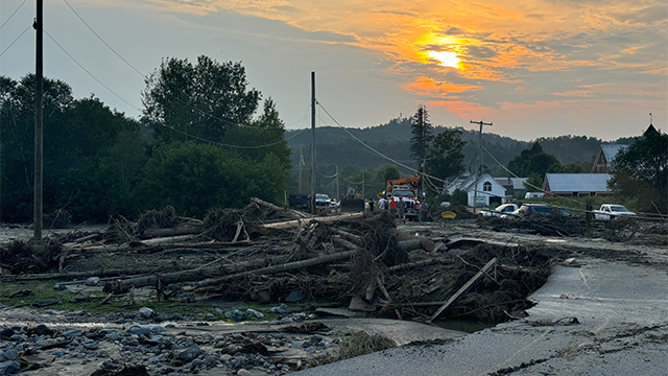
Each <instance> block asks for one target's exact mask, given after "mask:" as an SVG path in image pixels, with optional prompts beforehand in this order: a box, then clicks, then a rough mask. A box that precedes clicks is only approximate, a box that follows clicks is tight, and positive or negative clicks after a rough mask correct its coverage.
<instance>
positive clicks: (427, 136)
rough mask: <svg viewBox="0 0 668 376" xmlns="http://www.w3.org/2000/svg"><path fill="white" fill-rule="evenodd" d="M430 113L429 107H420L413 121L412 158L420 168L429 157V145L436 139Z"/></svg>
mask: <svg viewBox="0 0 668 376" xmlns="http://www.w3.org/2000/svg"><path fill="white" fill-rule="evenodd" d="M431 128H432V126H431V124H430V123H429V113H427V107H425V106H422V105H421V106H420V107H418V109H417V112H415V115H414V116H413V119H412V120H411V135H412V136H411V148H410V149H411V157H413V159H414V160H415V162H416V163H417V165H418V166H421V167H422V162H423V160H424V159H425V158H426V157H427V153H428V151H429V143H430V142H431V140H432V139H433V138H434V137H433V136H432V134H431Z"/></svg>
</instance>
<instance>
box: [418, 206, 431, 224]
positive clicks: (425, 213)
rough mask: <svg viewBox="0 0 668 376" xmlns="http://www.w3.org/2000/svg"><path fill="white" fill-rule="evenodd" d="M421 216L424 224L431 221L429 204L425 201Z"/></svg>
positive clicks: (421, 208)
mask: <svg viewBox="0 0 668 376" xmlns="http://www.w3.org/2000/svg"><path fill="white" fill-rule="evenodd" d="M420 216H421V217H422V221H423V222H428V221H429V204H428V203H427V201H425V202H424V203H423V204H422V206H421V207H420Z"/></svg>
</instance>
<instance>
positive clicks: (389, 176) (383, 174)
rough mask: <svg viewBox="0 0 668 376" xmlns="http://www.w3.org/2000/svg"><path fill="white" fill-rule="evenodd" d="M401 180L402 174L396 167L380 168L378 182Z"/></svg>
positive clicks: (377, 175)
mask: <svg viewBox="0 0 668 376" xmlns="http://www.w3.org/2000/svg"><path fill="white" fill-rule="evenodd" d="M400 178H401V173H400V172H399V170H398V169H397V167H396V166H394V165H384V166H380V167H379V168H378V172H377V173H376V180H377V181H381V182H387V181H388V180H396V179H400Z"/></svg>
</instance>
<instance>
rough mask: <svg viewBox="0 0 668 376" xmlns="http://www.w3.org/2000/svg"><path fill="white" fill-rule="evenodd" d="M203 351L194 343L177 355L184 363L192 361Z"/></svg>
mask: <svg viewBox="0 0 668 376" xmlns="http://www.w3.org/2000/svg"><path fill="white" fill-rule="evenodd" d="M201 353H202V350H201V349H200V348H199V346H197V345H192V346H190V347H188V348H187V349H185V350H183V351H181V352H180V353H179V354H178V355H177V356H176V357H177V358H178V359H179V360H181V361H183V362H184V363H190V362H192V360H193V359H195V358H197V357H198V356H199V355H200V354H201Z"/></svg>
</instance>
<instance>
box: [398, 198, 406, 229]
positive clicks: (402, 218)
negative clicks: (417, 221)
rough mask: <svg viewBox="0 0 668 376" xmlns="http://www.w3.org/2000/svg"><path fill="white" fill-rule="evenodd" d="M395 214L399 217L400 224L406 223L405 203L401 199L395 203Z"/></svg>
mask: <svg viewBox="0 0 668 376" xmlns="http://www.w3.org/2000/svg"><path fill="white" fill-rule="evenodd" d="M397 214H398V215H399V220H400V221H401V222H402V223H406V203H405V202H404V198H403V197H399V201H397Z"/></svg>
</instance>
